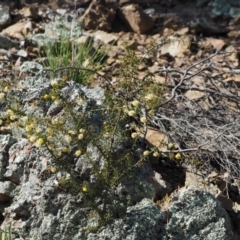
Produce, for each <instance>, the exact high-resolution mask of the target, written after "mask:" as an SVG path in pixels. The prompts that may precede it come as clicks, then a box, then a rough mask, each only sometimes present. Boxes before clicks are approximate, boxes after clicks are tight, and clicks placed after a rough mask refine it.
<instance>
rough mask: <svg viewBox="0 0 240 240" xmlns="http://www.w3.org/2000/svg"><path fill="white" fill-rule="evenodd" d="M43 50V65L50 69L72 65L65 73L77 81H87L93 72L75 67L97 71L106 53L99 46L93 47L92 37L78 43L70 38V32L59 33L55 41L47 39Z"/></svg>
mask: <svg viewBox="0 0 240 240" xmlns="http://www.w3.org/2000/svg"><path fill="white" fill-rule="evenodd" d="M44 51H45V54H46V56H47V61H46V62H45V67H50V69H52V70H55V69H59V68H63V67H66V66H67V67H74V68H69V69H68V70H67V71H66V72H65V75H66V76H68V78H69V79H72V80H74V81H75V82H78V83H87V82H88V80H89V78H90V76H91V75H92V74H93V72H92V71H79V70H77V69H76V68H80V67H82V68H89V69H91V70H93V71H97V70H99V69H100V68H101V66H102V64H103V63H104V59H106V55H107V52H104V51H103V50H102V49H101V47H98V48H97V49H95V47H94V42H93V40H92V38H90V37H88V38H87V39H84V40H83V41H82V43H78V42H77V40H75V39H72V36H71V33H70V32H69V33H68V32H64V33H63V34H60V37H59V40H58V41H57V42H56V41H49V42H48V43H47V44H46V45H45V46H44Z"/></svg>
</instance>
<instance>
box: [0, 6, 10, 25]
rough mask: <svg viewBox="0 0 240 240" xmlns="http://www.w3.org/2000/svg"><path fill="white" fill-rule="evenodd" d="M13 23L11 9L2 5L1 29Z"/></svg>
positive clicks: (0, 11)
mask: <svg viewBox="0 0 240 240" xmlns="http://www.w3.org/2000/svg"><path fill="white" fill-rule="evenodd" d="M11 22H12V19H11V15H10V9H9V7H8V6H6V5H4V4H0V29H3V28H5V27H7V26H9V25H10V24H11Z"/></svg>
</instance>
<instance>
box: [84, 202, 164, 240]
mask: <svg viewBox="0 0 240 240" xmlns="http://www.w3.org/2000/svg"><path fill="white" fill-rule="evenodd" d="M161 218H162V215H161V211H160V209H159V208H158V207H157V206H156V205H155V204H154V203H153V202H152V201H151V200H149V199H143V200H142V201H141V202H140V203H138V204H137V205H135V206H132V207H129V208H128V209H127V214H126V216H125V217H124V218H121V219H116V220H115V221H114V222H113V223H112V224H109V225H108V226H106V227H105V228H104V230H102V231H101V232H99V233H97V234H89V235H88V237H87V240H105V239H111V240H122V239H125V240H157V239H159V237H160V234H161V227H162V226H161V224H160V221H161Z"/></svg>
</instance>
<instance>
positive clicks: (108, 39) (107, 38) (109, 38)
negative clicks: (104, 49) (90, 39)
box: [92, 30, 118, 44]
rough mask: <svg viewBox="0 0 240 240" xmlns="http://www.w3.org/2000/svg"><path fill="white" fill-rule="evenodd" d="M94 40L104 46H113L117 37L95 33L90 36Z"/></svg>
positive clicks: (99, 32) (100, 32)
mask: <svg viewBox="0 0 240 240" xmlns="http://www.w3.org/2000/svg"><path fill="white" fill-rule="evenodd" d="M92 36H94V38H95V39H96V40H100V41H101V42H103V43H104V44H113V43H115V42H117V40H118V37H117V36H116V35H114V34H110V33H106V32H104V31H100V30H98V31H96V32H94V33H93V34H92Z"/></svg>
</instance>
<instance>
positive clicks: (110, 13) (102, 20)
mask: <svg viewBox="0 0 240 240" xmlns="http://www.w3.org/2000/svg"><path fill="white" fill-rule="evenodd" d="M115 15H116V12H115V10H114V9H113V8H109V7H108V6H107V5H104V2H103V1H102V0H94V1H92V3H91V4H90V6H89V7H88V9H87V10H86V12H85V13H84V14H83V16H81V17H80V18H79V21H80V22H81V23H82V25H83V27H84V28H85V29H93V30H96V29H99V30H103V31H106V32H109V31H110V30H111V29H112V22H113V20H114V18H115Z"/></svg>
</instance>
